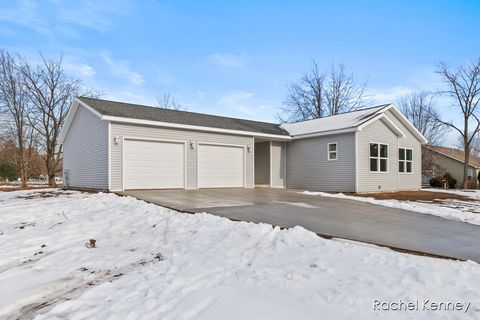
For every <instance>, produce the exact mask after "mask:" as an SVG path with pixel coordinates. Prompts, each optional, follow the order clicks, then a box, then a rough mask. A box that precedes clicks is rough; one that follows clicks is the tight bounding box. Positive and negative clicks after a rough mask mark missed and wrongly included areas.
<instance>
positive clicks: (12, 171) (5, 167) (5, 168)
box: [0, 163, 18, 181]
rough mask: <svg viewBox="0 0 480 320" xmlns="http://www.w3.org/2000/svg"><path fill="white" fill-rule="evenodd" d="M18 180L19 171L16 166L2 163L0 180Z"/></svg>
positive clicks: (0, 164) (0, 165)
mask: <svg viewBox="0 0 480 320" xmlns="http://www.w3.org/2000/svg"><path fill="white" fill-rule="evenodd" d="M17 178H18V177H17V169H16V168H15V166H14V165H11V164H8V163H0V180H2V179H8V180H10V181H12V180H16V179H17Z"/></svg>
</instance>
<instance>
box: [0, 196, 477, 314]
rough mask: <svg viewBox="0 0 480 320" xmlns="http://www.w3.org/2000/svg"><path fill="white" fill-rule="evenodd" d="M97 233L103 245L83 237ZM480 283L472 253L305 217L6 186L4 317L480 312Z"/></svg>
mask: <svg viewBox="0 0 480 320" xmlns="http://www.w3.org/2000/svg"><path fill="white" fill-rule="evenodd" d="M40 194H41V195H42V197H39V195H40ZM20 197H21V198H20ZM90 238H92V239H96V240H97V243H96V245H97V247H96V248H87V247H86V246H85V243H86V242H88V240H89V239H90ZM478 283H480V266H479V265H478V264H476V263H474V262H471V261H469V262H458V261H449V260H440V259H433V258H425V257H419V256H413V255H408V254H402V253H397V252H393V251H390V250H388V249H384V248H377V247H374V246H371V245H368V246H367V245H361V244H357V243H353V242H346V241H335V240H326V239H322V238H319V237H317V236H316V235H315V234H313V233H311V232H309V231H307V230H305V229H303V228H300V227H295V228H292V229H288V230H281V229H279V228H272V227H271V226H270V225H267V224H253V223H246V222H232V221H230V220H227V219H224V218H220V217H216V216H213V215H208V214H195V215H189V214H183V213H178V212H174V211H171V210H168V209H165V208H162V207H158V206H155V205H152V204H147V203H145V202H141V201H138V200H135V199H133V198H129V197H118V196H115V195H113V194H85V193H79V192H71V193H64V192H60V191H58V192H56V191H55V192H52V191H48V192H43V193H40V192H39V191H36V190H35V191H19V192H9V193H0V284H1V288H2V290H0V318H14V317H22V318H25V317H33V318H35V319H222V320H223V319H319V318H323V319H377V318H378V319H404V318H415V319H431V318H432V317H434V316H437V317H438V318H440V319H465V317H466V316H469V317H470V318H480V310H479V308H480V304H478V303H479V302H480V292H479V290H478ZM375 299H378V300H380V301H382V302H399V301H411V302H414V301H417V300H419V301H423V300H424V299H429V300H430V301H436V302H449V301H454V302H462V303H463V302H467V303H468V302H471V303H472V305H471V306H469V308H468V310H467V315H466V314H465V312H464V311H426V310H418V311H378V310H377V311H373V303H374V300H375ZM42 304H43V306H45V305H48V304H51V305H50V306H48V307H43V306H42ZM421 306H422V305H420V307H421Z"/></svg>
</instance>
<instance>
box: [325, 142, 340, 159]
mask: <svg viewBox="0 0 480 320" xmlns="http://www.w3.org/2000/svg"><path fill="white" fill-rule="evenodd" d="M337 150H338V149H337V143H336V142H332V143H329V144H328V145H327V152H328V161H332V160H337V159H338V157H337V155H338V152H337Z"/></svg>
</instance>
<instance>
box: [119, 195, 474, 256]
mask: <svg viewBox="0 0 480 320" xmlns="http://www.w3.org/2000/svg"><path fill="white" fill-rule="evenodd" d="M122 194H124V195H129V196H133V197H135V198H138V199H141V200H145V201H148V202H152V203H155V204H159V205H161V206H165V207H169V208H172V209H176V210H180V211H186V212H208V213H212V214H215V215H219V216H222V217H226V218H229V219H232V220H243V221H251V222H265V223H269V224H272V225H276V226H281V227H293V226H297V225H299V226H302V227H304V228H306V229H308V230H311V231H313V232H315V233H317V234H319V235H322V236H329V237H338V238H344V239H350V240H355V241H362V242H367V243H373V244H378V245H381V246H388V247H392V248H395V249H404V250H408V251H415V252H421V253H427V254H431V255H438V256H445V257H451V258H457V259H462V260H467V259H470V260H474V261H477V262H480V226H475V225H471V224H467V223H463V222H458V221H452V220H447V219H443V218H439V217H435V216H429V215H424V214H420V213H414V212H410V211H405V210H400V209H393V208H388V207H383V206H377V205H373V204H369V203H364V202H358V201H352V200H344V199H334V198H325V197H321V196H311V195H304V194H301V193H300V192H299V191H296V190H285V189H270V188H256V189H202V190H141V191H128V192H124V193H122Z"/></svg>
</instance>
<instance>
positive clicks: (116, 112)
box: [78, 97, 288, 136]
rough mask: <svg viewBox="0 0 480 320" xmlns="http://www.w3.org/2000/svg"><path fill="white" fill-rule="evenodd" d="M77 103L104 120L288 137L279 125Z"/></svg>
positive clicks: (122, 105)
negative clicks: (116, 119) (208, 128)
mask: <svg viewBox="0 0 480 320" xmlns="http://www.w3.org/2000/svg"><path fill="white" fill-rule="evenodd" d="M78 99H79V100H81V101H82V102H84V103H85V104H87V105H88V106H90V107H91V108H93V109H94V110H95V111H97V112H98V113H100V114H102V115H106V116H113V117H122V118H131V119H139V120H151V121H159V122H168V123H176V124H185V125H192V126H201V127H212V128H219V129H227V130H240V131H249V132H257V133H264V134H273V135H283V136H286V135H288V132H287V131H285V130H283V129H282V128H280V125H278V124H275V123H268V122H260V121H253V120H244V119H236V118H228V117H221V116H214V115H209V114H203V113H195V112H188V111H178V110H170V109H163V108H157V107H149V106H143V105H137V104H130V103H124V102H116V101H109V100H101V99H93V98H87V97H78Z"/></svg>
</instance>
